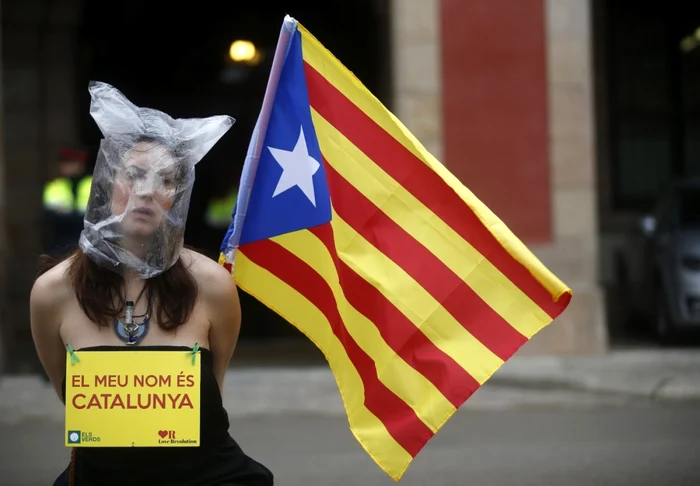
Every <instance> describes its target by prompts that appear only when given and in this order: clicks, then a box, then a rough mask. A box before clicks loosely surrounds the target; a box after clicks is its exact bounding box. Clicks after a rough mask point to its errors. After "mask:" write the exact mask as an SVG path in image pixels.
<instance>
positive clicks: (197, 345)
mask: <svg viewBox="0 0 700 486" xmlns="http://www.w3.org/2000/svg"><path fill="white" fill-rule="evenodd" d="M198 352H199V343H194V348H192V351H189V354H191V355H192V365H193V366H194V364H195V362H196V361H197V353H198Z"/></svg>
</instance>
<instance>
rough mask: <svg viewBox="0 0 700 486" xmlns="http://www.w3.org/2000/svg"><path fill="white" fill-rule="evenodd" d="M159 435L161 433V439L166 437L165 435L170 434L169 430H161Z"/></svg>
mask: <svg viewBox="0 0 700 486" xmlns="http://www.w3.org/2000/svg"><path fill="white" fill-rule="evenodd" d="M158 435H160V438H161V439H165V436H166V435H168V431H167V430H159V431H158Z"/></svg>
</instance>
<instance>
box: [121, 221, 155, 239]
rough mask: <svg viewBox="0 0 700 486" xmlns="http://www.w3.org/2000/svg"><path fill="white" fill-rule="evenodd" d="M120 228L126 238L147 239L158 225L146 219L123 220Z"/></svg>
mask: <svg viewBox="0 0 700 486" xmlns="http://www.w3.org/2000/svg"><path fill="white" fill-rule="evenodd" d="M122 229H123V231H124V236H126V237H127V238H134V239H148V238H150V237H151V236H153V234H154V233H155V232H156V230H157V229H158V227H157V226H156V225H154V224H153V223H151V222H148V221H128V222H127V221H125V222H124V224H123V226H122Z"/></svg>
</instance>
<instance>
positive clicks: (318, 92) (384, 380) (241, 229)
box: [220, 17, 571, 481]
mask: <svg viewBox="0 0 700 486" xmlns="http://www.w3.org/2000/svg"><path fill="white" fill-rule="evenodd" d="M473 163H479V161H473ZM543 189H545V190H546V188H543ZM513 203H514V204H517V201H513ZM220 262H221V263H222V264H223V265H226V266H228V267H229V268H231V271H232V272H233V274H234V277H235V280H236V282H237V284H238V285H239V287H240V288H242V289H243V290H245V291H246V292H248V293H250V294H251V295H253V296H254V297H255V298H257V299H258V300H260V301H261V302H262V303H264V304H265V305H266V306H268V307H269V308H271V309H272V310H274V311H275V312H277V313H278V314H280V315H281V316H283V317H284V318H285V319H286V320H288V321H289V322H290V323H291V324H293V325H294V326H296V327H297V328H298V329H299V330H301V331H302V332H303V333H304V334H305V335H306V336H308V338H309V339H311V340H312V341H313V342H314V343H315V344H316V346H318V348H320V350H321V351H322V352H323V353H324V355H325V357H326V359H327V360H328V363H329V364H330V367H331V369H332V371H333V374H334V376H335V379H336V381H337V384H338V388H339V390H340V393H341V395H342V399H343V402H344V404H345V408H346V412H347V416H348V421H349V424H350V429H351V430H352V433H353V434H354V435H355V437H356V438H357V440H358V441H359V442H360V443H361V444H362V446H363V447H364V449H365V450H366V451H367V452H368V453H369V454H370V455H371V457H372V458H373V459H374V460H375V461H376V463H377V464H378V465H379V466H380V467H381V468H382V469H383V470H384V471H386V473H387V474H389V475H390V476H391V477H392V478H394V479H395V480H397V481H398V480H399V479H400V478H401V476H402V475H403V474H404V472H405V471H406V469H407V467H408V466H409V464H410V463H411V461H412V460H413V458H414V457H416V454H418V452H419V451H420V450H421V449H422V448H423V447H424V446H425V444H426V443H427V442H428V441H429V440H430V439H431V437H433V435H434V434H435V433H436V432H437V431H438V429H439V428H440V427H441V426H443V425H444V424H445V423H446V421H447V420H448V419H449V418H450V417H451V416H452V415H453V414H454V413H455V411H456V410H457V409H458V408H459V407H460V405H462V404H463V403H464V401H465V400H467V399H468V398H469V397H470V396H471V395H472V394H473V393H474V391H475V390H477V389H478V388H479V387H480V386H481V385H482V384H483V383H484V382H486V380H488V379H489V377H491V376H492V375H493V373H494V372H495V371H496V370H498V368H499V367H500V366H501V365H502V364H503V363H504V362H505V361H506V360H508V359H509V358H510V357H511V356H512V355H513V353H515V352H516V351H517V350H518V349H519V348H520V347H521V346H522V345H523V344H524V343H525V342H526V341H527V340H528V339H530V338H531V337H532V336H533V335H534V334H535V333H537V332H538V331H540V330H541V329H542V328H543V327H545V326H547V325H548V324H549V323H551V322H552V320H554V319H555V318H556V317H557V316H558V315H559V314H561V312H562V311H563V310H564V309H565V308H566V306H567V305H568V303H569V301H570V299H571V291H570V289H569V288H568V287H567V286H566V285H564V284H563V283H562V282H561V281H559V279H558V278H557V277H556V276H555V275H553V274H552V273H551V272H550V271H548V269H547V268H545V267H544V266H543V265H542V264H541V263H540V262H539V261H538V260H537V259H536V258H535V257H534V255H533V254H531V253H530V252H529V251H528V250H527V248H526V247H525V246H524V245H523V243H522V242H521V241H519V240H518V239H517V238H516V237H515V236H514V235H513V234H512V233H511V232H510V230H509V229H508V228H507V227H506V226H505V225H504V224H503V222H501V221H500V220H499V219H498V218H497V217H496V216H495V215H494V214H493V213H492V212H491V211H490V210H489V209H488V208H487V207H486V206H484V204H482V203H481V202H480V201H479V200H478V199H477V198H476V197H475V196H474V195H473V194H472V193H471V192H470V191H469V190H468V189H467V188H466V187H465V186H464V185H462V184H461V183H460V182H459V181H458V180H457V179H456V178H455V177H454V176H453V175H452V174H450V172H449V171H448V170H447V169H446V168H445V167H444V166H443V165H441V164H440V163H439V162H438V161H437V160H436V159H435V158H434V157H432V156H431V155H430V154H429V153H428V152H427V151H426V150H425V148H424V147H423V146H422V145H421V144H420V142H419V141H418V140H416V138H415V137H414V136H413V135H412V134H411V133H410V132H409V131H408V130H407V129H406V127H405V126H404V125H403V124H402V123H401V122H400V121H399V120H398V119H397V118H396V117H395V116H394V115H392V113H390V112H389V111H388V110H387V109H386V108H385V107H384V106H383V105H382V104H381V103H380V102H379V100H377V99H376V98H375V97H374V96H373V95H372V94H371V93H370V92H369V91H368V90H367V89H366V88H365V87H364V86H363V85H362V84H361V83H360V81H359V80H358V79H356V78H355V77H354V76H353V74H352V73H351V72H350V71H349V70H348V69H346V68H345V67H344V66H343V65H342V64H341V63H340V62H339V61H338V60H337V59H336V58H335V57H334V56H333V55H332V54H331V53H330V52H329V51H327V50H326V49H325V48H324V47H323V46H322V45H321V44H320V43H319V42H318V41H317V40H316V39H315V38H314V37H313V36H312V35H311V34H310V33H309V32H308V31H307V30H306V29H305V28H304V27H302V26H301V25H300V24H299V23H298V22H297V21H296V20H294V19H292V18H290V17H286V18H285V21H284V24H283V27H282V31H281V34H280V40H279V43H278V46H277V51H276V54H275V59H274V61H273V66H272V70H271V73H270V80H269V83H268V89H267V92H266V95H265V98H264V101H263V106H262V109H261V113H260V117H259V119H258V123H257V125H256V128H255V131H254V134H253V137H252V140H251V143H250V146H249V152H248V156H247V159H246V162H245V167H244V172H243V175H242V180H241V190H240V191H239V196H238V201H237V206H236V209H235V211H234V215H233V222H232V224H231V227H230V228H229V231H228V232H227V234H226V237H225V238H224V241H223V243H222V247H221V259H220Z"/></svg>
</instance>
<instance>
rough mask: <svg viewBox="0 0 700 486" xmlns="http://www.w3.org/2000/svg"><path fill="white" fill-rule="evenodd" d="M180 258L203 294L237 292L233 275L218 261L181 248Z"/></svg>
mask: <svg viewBox="0 0 700 486" xmlns="http://www.w3.org/2000/svg"><path fill="white" fill-rule="evenodd" d="M182 260H183V263H184V264H185V266H186V267H187V268H188V269H189V271H190V272H191V273H192V275H193V276H194V278H195V280H197V285H198V286H199V289H200V290H201V291H202V292H203V293H204V294H205V295H210V296H214V297H216V296H220V295H222V294H223V295H228V296H230V295H231V293H237V292H236V285H235V283H234V281H233V276H232V275H231V273H230V272H229V271H228V270H226V269H225V268H224V267H223V266H222V265H220V264H219V263H218V262H215V261H214V260H212V259H211V258H209V257H207V256H206V255H202V254H201V253H198V252H196V251H193V250H189V249H185V250H183V252H182Z"/></svg>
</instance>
